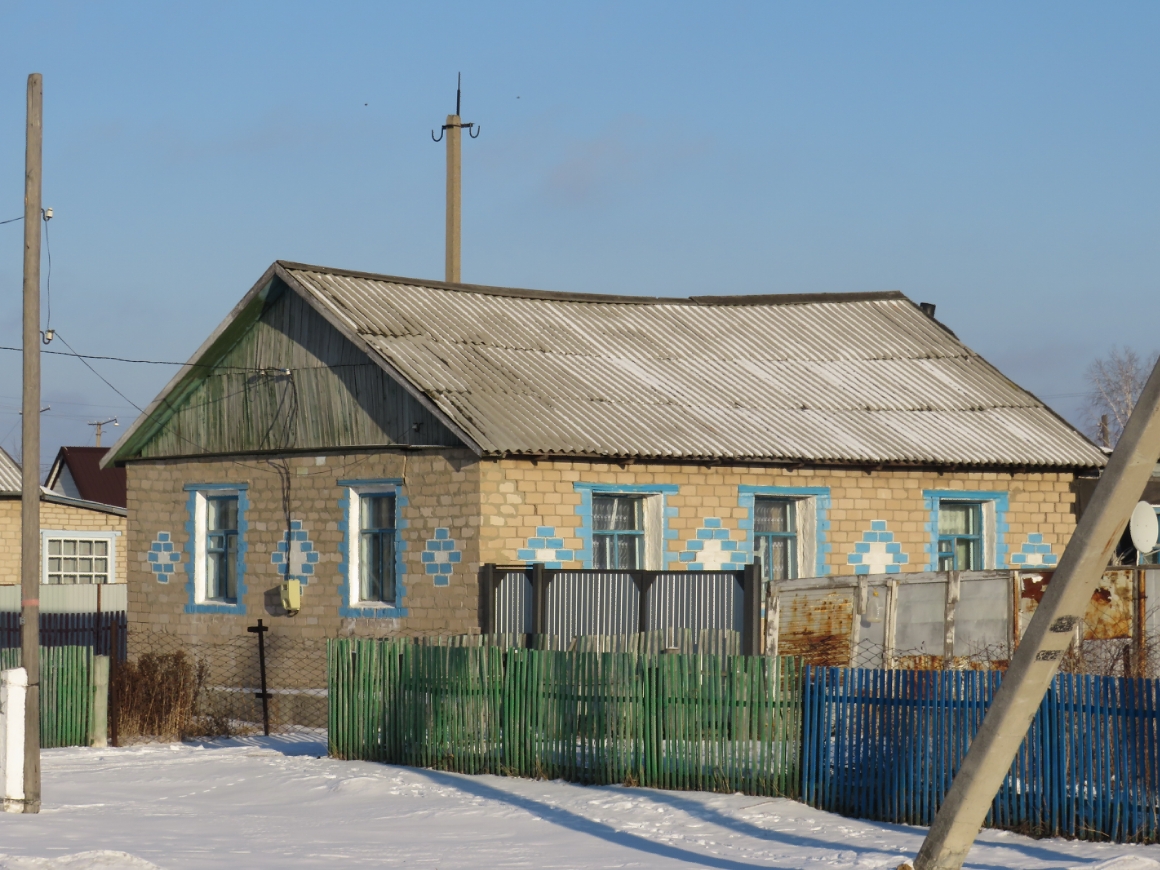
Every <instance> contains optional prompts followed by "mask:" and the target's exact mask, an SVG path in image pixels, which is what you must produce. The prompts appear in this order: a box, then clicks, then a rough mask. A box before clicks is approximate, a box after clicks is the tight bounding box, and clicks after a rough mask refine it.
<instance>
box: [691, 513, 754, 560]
mask: <svg viewBox="0 0 1160 870" xmlns="http://www.w3.org/2000/svg"><path fill="white" fill-rule="evenodd" d="M746 555H747V554H746V552H745V550H744V544H743V543H742V542H741V541H734V540H732V538H731V536H730V534H729V530H728V529H727V528H725V527H724V526H723V525H722V524H721V520H720V519H718V518H717V517H706V518H705V519H704V521H703V522H702V524H701V528H699V529H697V536H696V537H695V538H692V539H690V540H688V541H685V547H684V551H683V552H682V553H681V554H680V557H679V561H680V563H681V568H682V569H683V570H685V571H741V570H744V568H745V563H746V561H748V560H747V558H746Z"/></svg>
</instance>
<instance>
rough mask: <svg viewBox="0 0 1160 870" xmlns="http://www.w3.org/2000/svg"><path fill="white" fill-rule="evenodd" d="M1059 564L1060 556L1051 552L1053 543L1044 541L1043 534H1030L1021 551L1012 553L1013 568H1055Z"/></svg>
mask: <svg viewBox="0 0 1160 870" xmlns="http://www.w3.org/2000/svg"><path fill="white" fill-rule="evenodd" d="M1058 564H1059V556H1057V555H1055V554H1054V553H1053V552H1051V544H1045V543H1043V535H1028V536H1027V543H1026V544H1024V545H1023V547H1022V548H1021V549H1020V550H1019V552H1018V553H1012V554H1011V567H1013V568H1032V567H1034V568H1054V567H1055V566H1056V565H1058Z"/></svg>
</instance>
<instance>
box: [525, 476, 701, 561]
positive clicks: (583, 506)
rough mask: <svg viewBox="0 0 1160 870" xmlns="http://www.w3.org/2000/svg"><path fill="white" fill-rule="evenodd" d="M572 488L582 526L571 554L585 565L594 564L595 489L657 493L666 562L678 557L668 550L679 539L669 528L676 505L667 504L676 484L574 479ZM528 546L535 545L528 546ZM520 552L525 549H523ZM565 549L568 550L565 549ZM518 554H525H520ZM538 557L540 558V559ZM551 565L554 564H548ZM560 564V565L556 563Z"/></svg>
mask: <svg viewBox="0 0 1160 870" xmlns="http://www.w3.org/2000/svg"><path fill="white" fill-rule="evenodd" d="M572 488H573V489H574V490H575V491H576V492H578V493H579V494H580V504H578V505H576V515H577V516H578V517H580V527H579V528H578V529H577V530H576V536H577V537H578V538H580V549H579V550H577V551H576V552H575V553H573V555H572V558H573V559H574V560H576V561H579V562H581V563H583V565H584V567H585V568H591V567H592V493H594V492H595V493H598V494H608V495H645V496H657V497H659V498H660V500H661V540H662V542H664V543H662V545H661V551H662V552H663V553H664V561H665V563H666V565H664V566H663V567H668V565H667V563H669V562H675V561H677V554H676V553H670V552H669V545H668V543H667V542H668V541H675V540H676V539H677V530H676V529H670V528H669V520H671V519H673V518H674V517H676V516H677V509H676V508H671V507H669V505H668V501H667V496H670V495H676V494H677V492H678V491H679V489H680V488H679V487H678V486H677V485H676V484H671V483H665V484H659V483H658V484H636V485H632V486H629V485H627V484H624V485H622V484H616V483H573V484H572ZM528 549H534V548H532V547H529V548H528ZM520 552H521V553H523V552H526V551H525V550H520ZM564 552H568V551H567V550H565V551H564ZM519 558H521V559H522V558H523V556H520V557H519ZM537 561H538V560H537ZM548 567H552V566H551V565H549V566H548ZM556 567H560V566H556Z"/></svg>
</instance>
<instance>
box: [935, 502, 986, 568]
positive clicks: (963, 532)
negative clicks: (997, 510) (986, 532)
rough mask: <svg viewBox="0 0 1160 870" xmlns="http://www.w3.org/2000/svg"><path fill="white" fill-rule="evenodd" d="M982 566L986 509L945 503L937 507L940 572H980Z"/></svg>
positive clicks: (966, 504) (971, 504) (969, 504)
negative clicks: (984, 514) (984, 512)
mask: <svg viewBox="0 0 1160 870" xmlns="http://www.w3.org/2000/svg"><path fill="white" fill-rule="evenodd" d="M982 567H983V506H982V505H981V504H979V503H978V502H955V501H942V502H940V503H939V506H938V570H940V571H978V570H981V569H982Z"/></svg>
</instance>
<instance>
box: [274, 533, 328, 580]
mask: <svg viewBox="0 0 1160 870" xmlns="http://www.w3.org/2000/svg"><path fill="white" fill-rule="evenodd" d="M270 561H271V562H273V563H274V567H276V568H277V569H278V573H279V574H281V575H282V576H283V577H285V578H286V579H287V580H298V581H299V582H301V583H302V584H306V583H309V582H310V578H311V576H312V575H313V574H314V566H315V565H316V564H317V563H318V551H317V550H315V549H314V542H313V541H311V540H310V535H309V534H308V533H307V532H306V531H304V530H303V528H302V523H301V522H300V521H298V520H292V521H291V522H290V540H289V541H286V540H281V541H279V542H278V548H277V549H276V550H274V552H273V553H271V554H270Z"/></svg>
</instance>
